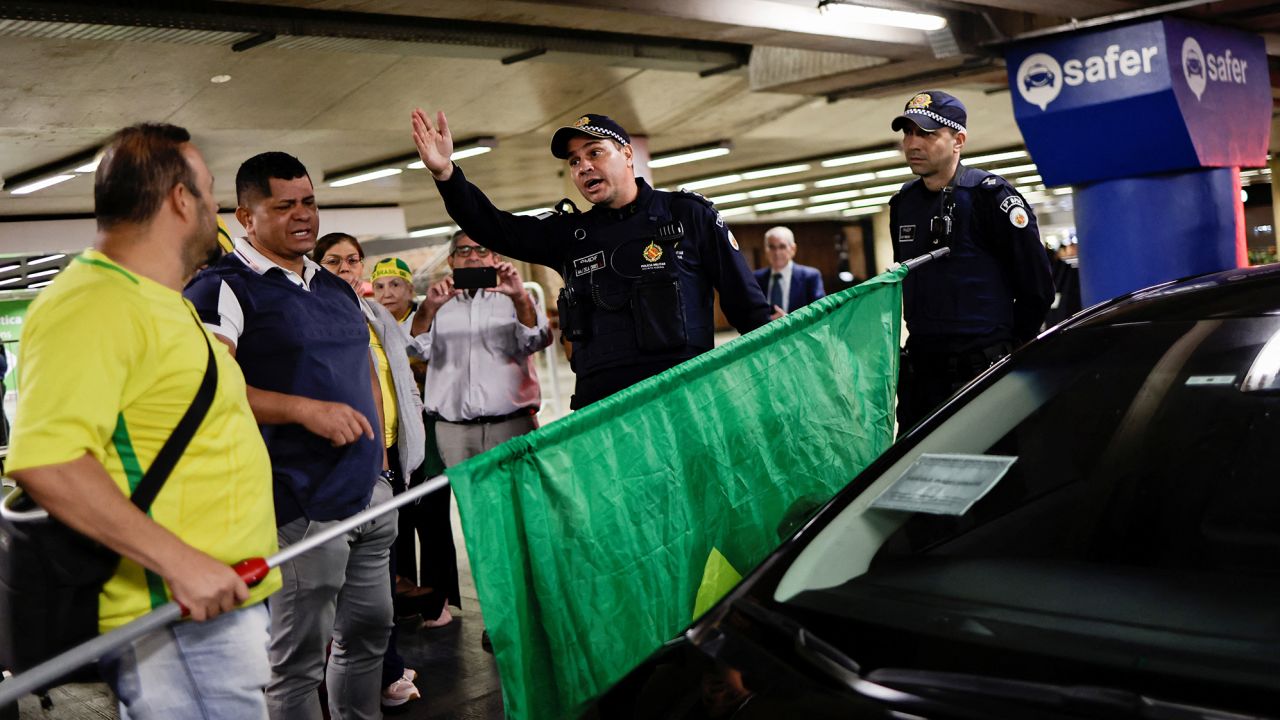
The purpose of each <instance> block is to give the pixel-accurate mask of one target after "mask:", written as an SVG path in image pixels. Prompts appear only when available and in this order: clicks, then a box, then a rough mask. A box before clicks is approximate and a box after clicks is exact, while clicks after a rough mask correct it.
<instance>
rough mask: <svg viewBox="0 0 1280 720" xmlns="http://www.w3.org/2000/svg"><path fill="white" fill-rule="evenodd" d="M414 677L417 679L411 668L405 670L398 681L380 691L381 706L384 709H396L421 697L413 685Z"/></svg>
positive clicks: (416, 674)
mask: <svg viewBox="0 0 1280 720" xmlns="http://www.w3.org/2000/svg"><path fill="white" fill-rule="evenodd" d="M416 677H418V673H417V672H415V671H414V670H413V669H412V668H405V669H404V675H401V676H400V679H399V680H396V681H395V682H393V683H391V684H390V685H388V686H386V687H385V688H383V689H382V704H383V705H384V706H385V707H396V706H399V705H403V704H405V703H407V702H409V701H410V700H417V699H418V698H420V697H422V693H420V692H418V687H417V686H416V685H414V684H413V680H414V678H416Z"/></svg>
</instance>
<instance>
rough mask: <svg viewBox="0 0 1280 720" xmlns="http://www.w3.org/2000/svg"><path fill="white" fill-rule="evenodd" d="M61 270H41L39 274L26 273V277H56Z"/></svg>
mask: <svg viewBox="0 0 1280 720" xmlns="http://www.w3.org/2000/svg"><path fill="white" fill-rule="evenodd" d="M61 270H62V268H49V269H48V270H41V271H40V272H33V273H27V277H29V278H37V277H44V276H45V275H56V274H58V272H59V271H61Z"/></svg>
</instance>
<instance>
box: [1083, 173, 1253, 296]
mask: <svg viewBox="0 0 1280 720" xmlns="http://www.w3.org/2000/svg"><path fill="white" fill-rule="evenodd" d="M1237 172H1238V171H1237V170H1235V169H1234V168H1204V169H1199V170H1187V171H1183V172H1174V173H1163V174H1160V175H1148V176H1144V177H1136V178H1121V179H1118V180H1103V181H1100V182H1095V183H1090V184H1088V185H1082V186H1078V187H1076V189H1075V216H1076V234H1077V237H1078V238H1079V240H1080V291H1081V295H1082V298H1083V301H1084V304H1085V306H1086V307H1087V306H1089V305H1092V304H1093V303H1096V302H1099V301H1102V300H1106V299H1108V298H1112V297H1115V296H1117V295H1123V294H1124V293H1128V292H1132V291H1133V290H1137V289H1139V288H1143V287H1146V286H1148V285H1154V284H1156V283H1160V282H1165V281H1167V280H1173V279H1176V278H1181V277H1186V276H1188V275H1198V274H1200V273H1206V272H1214V271H1218V270H1226V269H1229V268H1233V267H1237V266H1238V265H1240V264H1241V262H1240V259H1239V258H1240V247H1241V244H1240V243H1241V241H1242V236H1241V235H1240V232H1239V231H1240V226H1239V225H1238V224H1237V213H1238V212H1239V211H1240V210H1241V203H1240V185H1239V181H1238V179H1237V178H1238V175H1237Z"/></svg>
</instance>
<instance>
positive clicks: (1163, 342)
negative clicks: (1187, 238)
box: [773, 317, 1280, 692]
mask: <svg viewBox="0 0 1280 720" xmlns="http://www.w3.org/2000/svg"><path fill="white" fill-rule="evenodd" d="M1278 371H1280V318H1277V317H1252V318H1227V319H1214V320H1201V321H1179V322H1144V323H1130V324H1122V325H1111V326H1095V327H1089V326H1085V327H1080V328H1076V329H1072V330H1069V331H1066V332H1063V333H1060V334H1058V336H1057V337H1054V338H1052V339H1050V340H1048V341H1045V342H1041V343H1036V344H1033V345H1032V346H1029V347H1028V348H1027V349H1026V350H1025V351H1024V352H1022V353H1019V354H1018V355H1017V356H1015V358H1013V359H1011V362H1010V363H1009V364H1008V365H1007V366H1006V367H1005V368H1004V371H1003V373H1002V374H1001V375H1000V376H999V377H997V378H995V379H994V380H993V381H989V382H987V383H986V385H985V388H984V389H982V390H981V392H980V393H977V394H972V393H971V395H972V398H971V399H970V400H969V401H968V402H967V403H965V404H964V405H962V406H959V407H958V408H957V409H955V410H954V411H952V414H951V415H950V416H949V417H948V418H946V419H944V420H943V421H941V422H940V423H938V424H937V425H936V426H935V427H934V429H933V430H932V431H931V432H928V434H927V435H925V436H923V437H922V438H921V439H920V441H919V442H918V443H916V444H915V445H914V446H912V447H910V448H908V449H906V450H905V452H904V453H903V454H902V455H901V457H897V458H894V457H892V456H890V457H889V458H887V459H886V461H891V462H892V464H891V465H890V466H889V467H888V469H887V470H886V471H885V472H883V473H880V474H878V475H875V476H872V477H867V476H865V475H864V476H863V477H861V478H859V479H858V481H857V487H861V488H865V489H863V490H862V491H861V492H860V493H858V494H857V496H856V497H854V498H853V499H852V501H851V502H849V503H848V504H847V505H845V506H844V507H843V508H842V509H840V510H839V511H838V514H837V515H835V517H834V518H833V519H832V520H831V521H830V522H829V523H828V524H826V525H825V527H823V529H822V530H821V531H820V532H818V534H817V535H816V536H815V537H814V538H813V540H812V541H810V542H809V543H808V544H807V545H806V546H805V547H804V549H803V550H801V552H800V553H799V554H798V555H797V556H796V558H795V560H794V561H793V562H792V563H791V564H790V566H789V567H788V568H787V569H786V571H785V573H783V574H782V578H781V580H780V582H779V584H778V586H777V587H776V588H774V589H773V596H774V599H775V600H777V601H780V602H782V603H783V605H784V607H788V608H792V609H793V610H794V611H796V612H797V613H800V614H805V615H806V617H807V619H806V620H805V621H806V623H813V625H812V627H814V629H815V630H817V631H819V632H827V633H830V634H832V635H833V637H828V638H827V639H829V640H832V639H837V638H835V637H834V636H836V635H847V628H848V627H849V625H850V623H851V622H852V623H855V624H857V625H859V626H860V627H862V628H863V630H862V631H861V632H860V633H859V634H858V635H857V639H856V640H855V641H851V642H852V645H853V647H849V648H846V651H847V652H849V654H850V655H851V656H853V657H855V658H857V659H858V660H859V662H870V664H872V665H880V666H885V665H893V664H903V665H909V664H911V663H912V661H913V657H914V659H916V660H918V659H919V656H920V653H923V652H924V651H923V650H922V649H921V648H923V647H924V646H925V645H928V644H930V643H932V644H933V645H939V644H943V643H949V644H950V645H951V646H952V647H953V649H954V646H955V645H956V644H957V643H959V644H961V645H963V646H964V647H966V648H968V649H969V651H970V652H969V654H967V655H966V656H965V657H966V662H975V663H977V662H980V661H979V660H976V659H975V658H978V657H980V656H982V654H981V652H977V653H975V652H973V648H980V649H981V648H985V649H986V650H988V651H994V653H991V652H988V653H987V656H990V657H1003V658H1005V662H1014V663H1025V662H1029V661H1027V660H1026V658H1027V657H1031V656H1035V657H1039V658H1050V659H1052V660H1053V661H1054V662H1061V661H1063V660H1064V659H1069V660H1071V661H1074V662H1077V663H1080V664H1083V665H1088V666H1094V667H1107V668H1110V669H1111V670H1112V671H1125V672H1134V673H1138V674H1140V675H1157V676H1161V677H1164V678H1166V679H1173V678H1191V677H1198V678H1200V679H1208V678H1213V679H1215V680H1217V681H1222V682H1227V683H1231V684H1235V685H1239V686H1241V687H1243V688H1249V687H1252V688H1254V689H1255V690H1259V691H1261V690H1262V689H1264V688H1266V689H1268V691H1269V692H1274V691H1276V690H1277V689H1280V468H1278V467H1277V463H1276V462H1275V456H1276V451H1277V448H1280V384H1278V383H1277V373H1278ZM891 452H893V451H891ZM939 456H942V457H939ZM993 458H994V461H993ZM1000 458H1007V460H1000ZM957 461H959V462H962V463H963V462H970V463H971V464H973V465H976V466H983V465H984V464H986V465H989V466H990V467H989V468H987V469H981V467H980V468H979V469H978V470H976V471H973V473H970V475H968V476H965V477H968V478H970V479H972V478H975V477H976V478H978V481H981V482H988V483H993V484H991V485H990V487H989V489H988V490H987V491H986V494H985V495H980V497H979V498H978V499H977V500H976V501H975V502H972V504H971V505H969V506H968V507H962V506H959V507H958V506H955V505H953V506H950V510H949V512H951V513H952V514H936V513H937V510H938V508H936V507H934V508H932V509H933V512H924V511H922V510H923V509H925V508H926V507H928V506H929V502H928V501H929V496H930V495H931V493H932V491H933V490H934V489H938V488H930V487H929V485H930V483H939V484H946V483H948V482H950V481H949V480H948V479H947V478H955V477H960V476H959V475H957V474H956V471H955V469H954V465H951V466H948V465H947V463H948V462H951V463H953V464H954V463H955V462H957ZM918 462H919V463H922V464H923V466H924V467H926V468H927V469H929V468H931V469H932V474H930V472H925V473H923V474H922V473H921V472H920V468H921V467H922V465H921V464H918ZM1010 462H1011V463H1012V464H1011V465H1010V464H1009V463H1010ZM913 464H916V470H914V471H912V472H910V473H909V472H908V469H909V468H911V466H912V465H913ZM948 468H951V469H948ZM1002 470H1003V475H1000V472H1001V471H1002ZM974 473H976V475H975V474H974ZM904 475H905V476H907V478H908V479H911V478H915V479H916V484H915V485H914V486H912V487H913V488H914V489H913V490H912V492H913V493H915V495H914V497H916V498H917V502H918V507H916V508H914V509H889V508H886V507H883V506H878V503H877V499H878V498H880V497H881V495H882V494H885V497H888V496H890V495H891V494H893V493H892V492H889V493H887V492H886V491H902V490H903V488H904V487H906V486H904V485H900V484H898V483H899V481H900V479H902V478H904ZM921 477H924V478H926V480H925V481H923V485H922V484H921V482H920V481H919V478H921ZM928 478H932V480H929V479H928ZM981 482H977V481H975V483H974V484H975V487H976V486H977V485H980V484H981ZM922 487H923V488H924V489H923V490H922V489H921V488H922ZM944 491H946V488H941V489H939V492H944ZM898 494H899V495H902V494H903V493H902V492H899V493H898ZM906 494H907V495H908V497H911V493H906ZM972 495H973V496H978V493H976V492H975V493H972ZM969 499H970V500H972V499H973V498H972V497H970V498H969ZM882 503H883V501H880V503H879V504H880V505H882ZM908 505H909V503H908ZM900 507H901V506H900ZM832 512H836V511H835V510H833V511H832ZM824 618H826V621H824ZM832 619H839V622H833V621H832ZM836 627H839V628H843V629H842V630H836V629H833V628H836ZM819 628H822V629H819ZM882 630H883V631H886V632H883V633H880V635H877V632H879V631H882ZM890 631H891V632H890ZM904 631H905V632H904ZM877 637H881V638H882V639H883V640H884V642H883V643H881V644H880V645H877V644H876V643H877V641H876V639H875V638H877ZM907 637H914V638H916V639H915V640H914V641H909V640H908V639H907ZM898 646H901V647H898ZM907 647H910V648H914V650H913V651H912V652H914V653H916V655H914V656H913V657H904V656H903V653H907V652H908V651H907V650H904V649H902V648H907ZM877 653H879V656H878V657H877ZM1009 658H1018V659H1017V660H1016V661H1013V660H1009Z"/></svg>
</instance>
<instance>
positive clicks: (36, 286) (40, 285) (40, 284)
mask: <svg viewBox="0 0 1280 720" xmlns="http://www.w3.org/2000/svg"><path fill="white" fill-rule="evenodd" d="M52 284H53V281H52V280H45V281H44V282H38V283H36V284H34V285H28V286H27V289H28V290H35V289H36V288H42V287H44V286H45V285H52Z"/></svg>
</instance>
